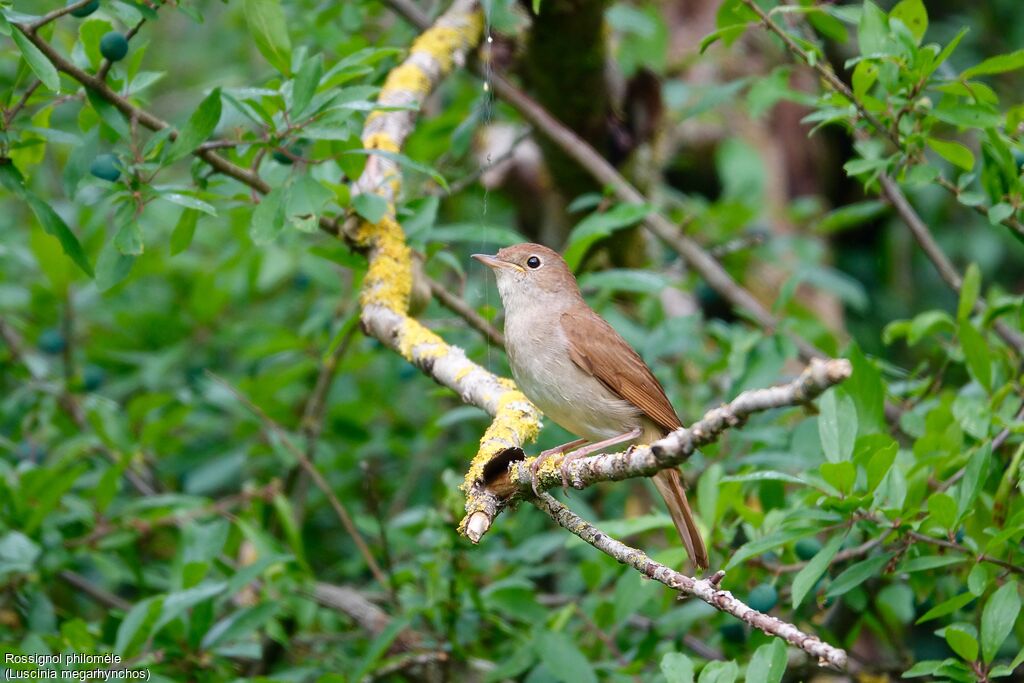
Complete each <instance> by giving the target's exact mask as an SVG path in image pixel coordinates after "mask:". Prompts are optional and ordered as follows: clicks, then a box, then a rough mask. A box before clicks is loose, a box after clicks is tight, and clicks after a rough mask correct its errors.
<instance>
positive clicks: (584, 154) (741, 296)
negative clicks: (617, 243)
mask: <svg viewBox="0 0 1024 683" xmlns="http://www.w3.org/2000/svg"><path fill="white" fill-rule="evenodd" d="M384 2H385V4H387V5H388V6H389V7H391V8H392V9H393V10H394V11H395V12H396V13H398V14H399V15H401V16H402V17H403V18H404V19H406V21H409V22H410V23H412V24H413V25H414V26H417V27H419V28H423V27H424V26H425V24H426V21H427V19H426V17H425V15H424V14H423V13H422V12H420V11H419V10H418V9H416V8H415V7H413V6H411V3H409V2H407V1H406V0H384ZM476 68H477V71H478V72H480V73H481V75H482V76H483V77H484V79H485V81H486V83H487V84H488V85H489V86H490V88H491V89H492V90H493V91H494V93H495V94H496V95H497V96H498V97H500V98H501V99H503V100H505V101H506V102H507V103H508V104H510V105H512V107H513V108H515V109H516V110H517V111H518V112H519V113H520V114H521V115H522V117H523V118H524V119H526V120H527V121H529V122H530V123H531V124H532V125H533V126H534V127H535V128H536V129H537V130H539V131H541V132H542V133H544V135H545V136H547V137H548V138H549V139H550V140H551V142H553V143H554V144H555V145H557V146H558V147H559V148H561V149H562V151H564V152H565V153H566V154H567V155H568V156H570V157H571V158H572V159H574V160H575V161H576V163H578V164H579V165H580V166H582V167H583V169H584V170H585V171H587V172H588V173H590V175H591V176H592V177H593V178H594V179H595V180H597V181H598V182H599V183H601V184H602V185H607V186H608V187H610V188H611V189H612V190H613V191H614V193H615V195H616V196H617V197H618V198H619V199H620V200H622V201H625V202H633V203H637V204H639V203H647V200H646V198H645V197H644V196H643V195H642V194H641V193H640V191H639V190H637V189H636V188H635V187H633V185H631V184H630V182H629V181H628V180H626V179H625V178H624V177H623V176H622V174H620V173H619V172H618V171H617V170H616V169H615V167H614V166H612V165H611V164H610V163H609V162H608V160H607V159H605V158H604V157H603V156H601V155H600V154H599V153H598V152H597V150H595V149H594V148H593V147H592V146H590V145H589V144H588V143H587V142H586V141H585V140H583V139H582V138H580V137H579V136H578V135H576V133H574V132H573V131H572V130H570V129H569V128H567V127H566V126H565V125H564V124H562V122H560V121H559V120H557V119H556V118H555V117H553V116H552V115H551V114H550V113H548V112H547V110H545V109H544V107H542V106H541V105H540V104H538V103H537V102H536V101H534V100H533V99H532V98H530V97H529V96H528V95H527V94H526V93H524V92H523V91H522V90H520V89H519V88H517V87H516V86H515V85H513V84H512V83H511V82H509V81H508V80H506V79H505V78H504V77H502V76H500V75H498V74H495V73H491V72H488V71H485V68H484V67H483V66H482V65H480V64H477V65H476ZM644 227H646V228H647V229H648V230H649V231H651V232H652V233H653V234H654V235H656V236H657V237H659V238H661V239H662V240H663V241H664V242H665V243H666V244H667V245H668V246H669V247H670V248H671V249H673V250H674V251H675V252H676V253H677V254H679V256H681V257H682V259H683V260H684V261H686V263H687V264H689V266H690V267H691V268H693V269H694V270H695V271H696V272H697V273H698V274H699V275H700V276H701V277H702V278H703V279H704V281H705V282H707V283H708V285H709V286H710V287H711V288H712V289H714V290H715V291H717V292H718V293H719V294H721V295H722V296H723V297H724V298H725V299H726V300H728V301H729V302H730V303H731V304H732V305H733V306H735V307H736V308H737V309H739V310H742V311H745V312H746V313H747V314H748V315H750V317H752V318H753V319H754V321H755V322H757V324H758V325H760V326H761V327H762V328H764V329H765V330H767V331H769V332H774V331H776V329H777V328H778V325H779V321H778V320H777V319H776V318H775V316H773V315H772V314H771V313H770V312H769V311H768V310H767V309H766V308H765V307H764V306H762V305H761V303H760V302H759V301H758V300H757V299H755V298H754V296H753V295H752V294H751V293H750V292H749V291H747V290H746V289H744V288H743V287H742V286H741V285H740V284H739V283H737V282H736V281H735V280H733V278H732V276H731V275H729V273H728V272H726V270H725V269H724V268H723V267H722V266H721V264H719V263H718V261H716V260H715V259H714V258H713V257H712V256H711V255H710V254H708V253H707V252H706V251H705V250H704V248H703V247H701V246H700V244H698V243H697V242H696V241H694V240H693V239H691V238H690V237H688V236H686V235H685V234H683V233H682V232H681V231H680V230H679V228H678V227H677V226H676V225H675V224H674V223H672V221H670V220H668V219H667V218H665V217H664V216H662V215H661V214H660V213H658V212H656V211H652V212H651V213H650V214H648V216H647V217H646V218H645V219H644ZM785 334H786V336H787V337H789V339H790V340H791V341H792V342H793V343H794V344H795V345H796V347H797V349H798V350H799V352H800V356H801V357H802V358H803V359H804V360H808V361H809V360H810V359H812V358H824V357H825V354H823V353H822V352H821V351H820V350H818V349H817V348H815V347H814V345H813V344H811V343H810V342H808V341H807V340H806V339H804V338H803V337H800V336H799V335H797V334H795V333H793V332H789V331H786V332H785Z"/></svg>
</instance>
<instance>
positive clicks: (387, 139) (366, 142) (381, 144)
mask: <svg viewBox="0 0 1024 683" xmlns="http://www.w3.org/2000/svg"><path fill="white" fill-rule="evenodd" d="M374 113H384V112H374ZM371 116H372V114H371ZM363 147H364V148H365V149H379V150H382V151H385V152H398V150H400V149H401V147H400V146H399V144H398V143H397V142H395V140H394V139H392V137H391V136H390V135H388V134H387V133H373V134H371V135H367V136H366V137H364V138H363Z"/></svg>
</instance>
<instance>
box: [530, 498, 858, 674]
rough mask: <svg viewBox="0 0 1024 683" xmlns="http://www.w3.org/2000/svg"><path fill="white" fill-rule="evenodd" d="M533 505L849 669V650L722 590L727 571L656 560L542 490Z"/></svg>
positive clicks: (681, 587)
mask: <svg viewBox="0 0 1024 683" xmlns="http://www.w3.org/2000/svg"><path fill="white" fill-rule="evenodd" d="M532 502H533V504H534V505H536V506H537V507H538V508H540V509H541V510H543V511H544V512H545V513H547V514H548V516H550V517H551V519H553V520H555V521H556V522H558V524H559V525H560V526H562V527H564V528H565V529H568V530H569V531H571V532H572V533H574V534H575V535H576V536H579V537H580V538H581V539H583V540H584V541H586V542H587V543H589V544H590V545H592V546H594V547H595V548H597V549H598V550H600V551H601V552H603V553H605V554H606V555H609V556H611V557H613V558H615V559H616V560H618V561H619V562H621V563H622V564H626V565H629V566H630V567H632V568H633V569H635V570H637V571H638V572H640V573H641V574H642V575H644V576H646V577H647V578H649V579H654V580H655V581H658V582H659V583H663V584H665V585H666V586H668V587H669V588H671V589H673V590H676V591H679V592H680V593H681V594H682V595H681V597H684V596H691V595H692V596H694V597H696V598H698V599H700V600H703V601H704V602H706V603H707V604H709V605H711V606H712V607H714V608H715V609H717V610H719V611H721V612H726V613H727V614H731V615H733V616H734V617H736V618H737V619H740V620H741V621H745V622H746V623H748V624H750V625H751V626H753V627H754V628H756V629H758V630H760V631H763V632H764V633H767V634H768V635H770V636H775V637H776V638H782V639H783V640H785V641H786V642H787V643H789V644H790V645H793V646H795V647H798V648H800V649H801V650H803V651H804V652H806V653H807V654H809V655H811V656H812V657H814V658H815V659H816V660H817V661H818V663H819V664H821V665H825V664H827V665H829V666H831V667H833V668H835V669H839V670H843V669H845V668H846V661H847V660H846V652H845V651H844V650H841V649H839V648H837V647H833V646H832V645H829V644H828V643H826V642H824V641H822V640H821V639H820V638H818V637H817V636H812V635H810V634H808V633H804V632H803V631H801V630H800V629H798V628H797V627H796V626H794V625H793V624H790V623H787V622H785V621H782V620H781V619H778V618H776V617H773V616H771V615H768V614H764V613H762V612H758V611H757V610H755V609H753V608H751V607H749V606H748V605H746V604H745V603H744V602H742V601H741V600H739V599H738V598H736V597H735V596H734V595H733V594H732V593H730V592H729V591H726V590H722V589H721V588H720V587H719V585H720V584H721V582H722V579H723V578H724V577H725V572H721V571H720V572H718V573H716V574H714V575H712V576H711V577H710V578H707V579H695V578H693V577H691V576H686V575H685V574H681V573H679V572H677V571H675V570H674V569H670V568H669V567H666V566H665V565H663V564H661V563H660V562H655V561H654V560H652V559H651V558H650V557H648V556H647V555H646V554H645V553H644V552H643V551H641V550H637V549H636V548H631V547H630V546H628V545H626V544H625V543H622V542H621V541H617V540H616V539H614V538H612V537H611V536H609V535H608V534H606V533H604V532H603V531H601V530H600V529H598V528H597V527H595V526H594V525H593V524H590V523H589V522H587V521H586V520H584V519H583V518H582V517H580V516H579V515H577V514H576V513H574V512H573V511H572V510H570V509H569V508H567V507H566V506H565V505H562V504H561V503H559V502H558V501H557V500H555V499H554V498H552V497H551V495H550V494H547V493H542V494H541V495H540V497H538V498H535V499H533V501H532Z"/></svg>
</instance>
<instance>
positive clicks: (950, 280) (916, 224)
mask: <svg viewBox="0 0 1024 683" xmlns="http://www.w3.org/2000/svg"><path fill="white" fill-rule="evenodd" d="M743 3H744V4H745V5H746V6H747V7H749V8H750V9H751V10H753V11H754V12H755V13H756V14H757V15H758V17H760V19H761V23H762V24H763V25H764V26H765V28H766V29H768V30H769V31H771V32H772V33H774V34H775V35H777V36H778V37H779V38H781V39H782V42H783V43H785V44H786V47H787V48H788V49H789V51H790V52H791V53H793V54H794V55H796V56H797V57H798V58H799V59H801V60H803V61H804V62H805V63H807V64H808V65H810V66H811V68H813V69H814V70H815V71H816V72H817V73H818V75H820V76H821V77H822V79H823V80H824V81H825V82H826V83H827V84H828V85H829V87H831V88H832V90H834V91H835V92H837V93H839V94H840V95H842V96H843V97H845V98H846V99H847V100H849V101H850V103H851V104H852V105H853V106H854V107H856V109H857V113H858V116H860V117H861V118H863V119H864V120H865V121H867V122H868V123H869V124H871V126H872V127H873V128H874V129H875V130H876V131H878V132H879V133H881V134H882V135H885V136H886V137H887V138H888V139H889V140H890V142H892V143H893V144H894V145H895V146H896V148H897V149H900V150H903V149H904V147H903V144H902V142H901V140H900V139H899V135H898V134H897V133H896V132H895V131H893V130H892V129H890V128H889V127H887V126H885V125H884V124H882V122H881V121H880V120H879V119H878V118H877V117H876V116H875V115H874V114H872V113H871V112H870V111H868V110H867V109H866V108H865V107H864V105H863V104H862V103H861V102H860V100H858V98H857V97H856V95H855V94H854V92H853V90H851V89H850V87H849V86H848V85H846V84H845V83H844V82H843V81H842V80H841V79H840V78H839V77H838V76H837V75H836V74H835V72H834V71H833V70H832V68H831V67H830V66H829V65H828V64H827V63H826V62H825V61H824V60H821V59H812V58H810V56H809V55H808V53H807V52H806V51H805V50H804V49H803V48H801V47H800V46H799V45H797V44H796V41H794V40H793V38H792V36H790V35H789V33H787V32H786V31H785V30H784V29H783V28H782V27H781V26H779V24H778V23H777V22H776V21H775V20H773V19H772V18H771V16H769V14H768V13H767V12H766V11H765V10H763V9H762V8H761V7H760V6H759V5H758V4H757V3H756V2H754V0H743ZM879 182H880V183H881V185H882V192H883V194H884V195H885V196H886V198H887V199H888V200H889V201H890V203H892V205H893V207H894V208H895V209H896V212H897V213H898V214H899V216H900V218H901V219H902V220H903V222H904V223H906V224H907V227H908V228H909V229H910V232H911V233H912V234H913V235H914V239H916V240H917V243H918V244H919V245H920V246H921V249H922V251H924V253H925V255H926V256H927V257H928V259H929V260H930V261H931V262H932V264H933V265H934V266H935V269H936V270H937V271H938V272H939V276H940V277H941V278H942V280H943V281H944V282H945V283H946V284H947V285H949V287H950V288H951V289H952V290H953V291H954V292H957V293H959V292H960V286H961V284H962V282H963V278H962V277H961V276H960V274H959V273H958V272H957V270H956V268H955V267H954V266H953V264H952V263H951V262H950V261H949V259H948V258H946V255H945V254H943V253H942V250H941V249H940V248H939V245H938V243H936V242H935V239H934V238H933V237H932V235H931V232H930V231H929V229H928V226H927V225H925V223H924V221H923V220H921V217H920V216H919V215H918V214H917V212H916V211H915V210H914V208H913V207H912V206H911V205H910V202H908V201H907V198H906V197H905V196H904V194H903V191H902V190H901V189H900V187H899V185H898V184H897V183H896V182H895V181H894V180H893V179H892V178H891V177H889V175H888V174H886V173H882V174H881V176H880V178H879ZM939 184H940V185H941V186H942V187H944V188H946V189H947V190H949V191H950V192H952V193H953V194H954V195H955V196H959V193H960V192H959V189H958V188H957V187H956V186H955V185H953V184H952V183H949V182H940V183H939ZM977 208H978V207H975V209H977ZM982 208H983V209H984V207H982ZM981 213H982V214H983V215H988V210H987V209H984V210H983V211H981ZM1003 225H1006V226H1007V227H1009V228H1010V229H1011V230H1015V231H1017V232H1018V233H1020V234H1021V235H1024V226H1022V225H1021V224H1020V223H1019V222H1018V221H1017V220H1016V219H1013V218H1012V217H1011V218H1007V219H1005V220H1004V221H1003ZM975 310H976V311H978V312H979V313H984V312H985V310H986V307H985V304H984V303H982V302H981V301H977V302H975ZM992 327H993V328H994V329H995V331H996V333H997V334H999V336H1000V337H1002V338H1003V341H1005V342H1006V343H1007V344H1009V345H1010V346H1012V347H1013V348H1014V350H1016V352H1017V354H1018V355H1024V337H1022V336H1021V335H1019V334H1018V333H1016V332H1015V331H1014V330H1012V329H1011V328H1010V327H1009V326H1008V325H1006V324H1005V323H1004V322H1003V321H1002V320H996V321H994V322H993V324H992Z"/></svg>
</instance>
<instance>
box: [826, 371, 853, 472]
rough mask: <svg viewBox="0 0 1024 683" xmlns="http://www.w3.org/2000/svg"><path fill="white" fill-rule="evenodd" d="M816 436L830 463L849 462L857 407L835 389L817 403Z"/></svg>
mask: <svg viewBox="0 0 1024 683" xmlns="http://www.w3.org/2000/svg"><path fill="white" fill-rule="evenodd" d="M818 407H819V410H820V414H819V415H818V436H819V438H820V439H821V448H822V450H823V451H824V452H825V457H826V458H828V460H829V461H830V462H839V461H841V460H849V459H850V456H851V455H852V454H853V444H854V441H855V439H856V438H857V407H856V405H855V404H854V402H853V399H851V398H850V397H849V396H847V395H846V394H845V393H840V392H838V391H836V390H835V389H833V390H831V391H828V392H825V395H824V396H822V397H821V399H820V400H819V402H818Z"/></svg>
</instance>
